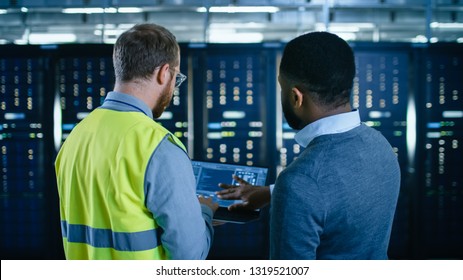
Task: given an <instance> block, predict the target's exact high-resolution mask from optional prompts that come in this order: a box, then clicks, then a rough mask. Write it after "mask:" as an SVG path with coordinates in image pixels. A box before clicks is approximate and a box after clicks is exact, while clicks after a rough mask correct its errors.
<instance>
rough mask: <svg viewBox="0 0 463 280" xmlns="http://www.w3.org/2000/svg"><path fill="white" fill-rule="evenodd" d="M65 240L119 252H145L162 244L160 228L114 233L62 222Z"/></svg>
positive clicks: (108, 230)
mask: <svg viewBox="0 0 463 280" xmlns="http://www.w3.org/2000/svg"><path fill="white" fill-rule="evenodd" d="M61 232H62V235H63V238H67V240H68V242H77V243H86V244H88V245H91V246H93V247H97V248H113V249H116V250H118V251H143V250H150V249H154V248H156V247H157V246H159V245H160V244H161V237H160V233H161V230H160V228H156V229H153V230H146V231H140V232H113V231H112V230H110V229H97V228H92V227H89V226H86V225H70V224H68V223H67V222H66V221H61Z"/></svg>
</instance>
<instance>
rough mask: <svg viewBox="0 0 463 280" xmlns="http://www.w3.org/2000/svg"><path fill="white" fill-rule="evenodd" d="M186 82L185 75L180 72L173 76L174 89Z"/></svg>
mask: <svg viewBox="0 0 463 280" xmlns="http://www.w3.org/2000/svg"><path fill="white" fill-rule="evenodd" d="M185 80H186V75H183V74H182V73H181V72H178V73H177V76H175V87H177V88H178V87H179V86H180V85H181V84H182V83H183V82H184V81H185Z"/></svg>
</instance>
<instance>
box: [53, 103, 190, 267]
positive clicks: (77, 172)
mask: <svg viewBox="0 0 463 280" xmlns="http://www.w3.org/2000/svg"><path fill="white" fill-rule="evenodd" d="M166 136H167V137H169V139H170V140H171V141H172V142H173V143H175V144H177V145H178V146H179V147H181V148H182V149H183V150H185V147H184V146H183V144H182V143H181V142H180V140H178V139H177V138H176V137H175V136H173V135H171V134H170V133H169V131H168V130H167V129H165V128H164V127H162V126H161V125H159V124H158V123H156V122H155V121H153V120H152V119H151V118H149V117H148V116H146V115H144V114H143V113H139V112H119V111H114V110H108V109H96V110H94V111H93V112H92V113H90V114H89V115H88V116H87V117H86V118H85V119H84V120H82V121H81V122H80V123H79V124H78V125H77V126H76V127H75V128H74V129H73V131H72V132H71V134H70V135H69V136H68V138H67V139H66V141H65V142H64V144H63V146H62V148H61V150H60V151H59V153H58V156H57V159H56V162H55V169H56V177H57V183H58V192H59V199H60V215H61V229H62V235H63V245H64V250H65V254H66V258H67V259H166V258H167V254H166V252H165V249H164V248H163V247H162V244H161V242H160V232H159V231H160V228H159V227H158V224H157V223H156V220H155V219H154V218H153V215H152V214H151V213H150V211H149V210H148V209H147V208H146V206H145V191H144V179H145V173H146V168H147V166H148V162H149V160H150V157H151V155H152V154H153V151H154V150H155V149H156V147H157V146H158V145H159V143H160V142H161V141H162V139H164V138H165V137H166Z"/></svg>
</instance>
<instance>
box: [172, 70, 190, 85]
mask: <svg viewBox="0 0 463 280" xmlns="http://www.w3.org/2000/svg"><path fill="white" fill-rule="evenodd" d="M169 70H172V71H173V73H175V69H172V68H170V69H169ZM186 78H187V77H186V75H184V74H182V73H181V72H178V73H177V75H176V76H175V87H176V88H178V87H179V86H180V85H181V84H182V83H183V82H184V81H185V80H186Z"/></svg>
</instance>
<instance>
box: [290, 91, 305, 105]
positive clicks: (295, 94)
mask: <svg viewBox="0 0 463 280" xmlns="http://www.w3.org/2000/svg"><path fill="white" fill-rule="evenodd" d="M291 93H292V98H293V100H292V101H293V105H294V107H295V108H301V107H302V105H303V104H304V93H302V92H301V91H300V90H299V89H298V88H297V87H293V88H292V89H291Z"/></svg>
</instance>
